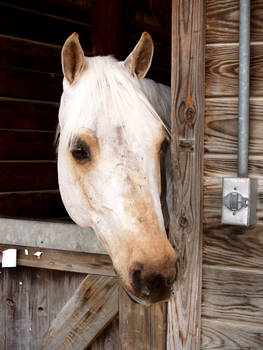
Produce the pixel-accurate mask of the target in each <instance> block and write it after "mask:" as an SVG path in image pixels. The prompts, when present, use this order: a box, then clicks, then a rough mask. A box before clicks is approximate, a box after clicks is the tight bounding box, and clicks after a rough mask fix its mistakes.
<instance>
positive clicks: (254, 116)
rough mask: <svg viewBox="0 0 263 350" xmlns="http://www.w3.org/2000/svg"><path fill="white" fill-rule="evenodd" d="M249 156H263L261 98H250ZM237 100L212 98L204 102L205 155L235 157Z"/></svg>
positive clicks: (262, 101)
mask: <svg viewBox="0 0 263 350" xmlns="http://www.w3.org/2000/svg"><path fill="white" fill-rule="evenodd" d="M249 110H250V119H249V123H250V134H249V154H250V155H263V144H262V131H261V130H262V128H263V115H262V110H263V99H261V98H260V99H253V98H252V99H250V107H249ZM237 121H238V99H237V98H228V99H221V98H212V99H207V100H206V112H205V142H204V144H205V152H206V154H209V153H216V154H217V153H220V154H222V156H224V155H225V154H235V155H236V154H237V134H238V125H237Z"/></svg>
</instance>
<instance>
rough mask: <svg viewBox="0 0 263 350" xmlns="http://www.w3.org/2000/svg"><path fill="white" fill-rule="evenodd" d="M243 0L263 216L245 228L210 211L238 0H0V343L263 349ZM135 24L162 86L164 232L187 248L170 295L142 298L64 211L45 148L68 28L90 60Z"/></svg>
mask: <svg viewBox="0 0 263 350" xmlns="http://www.w3.org/2000/svg"><path fill="white" fill-rule="evenodd" d="M251 5H252V8H251V98H250V113H251V116H250V144H249V176H251V177H256V178H257V179H258V183H259V192H258V203H257V204H258V210H257V212H258V222H257V225H256V226H254V227H251V228H241V227H238V226H226V225H225V226H224V225H222V224H221V218H220V216H221V179H222V177H224V176H235V175H236V171H237V105H238V33H239V1H238V0H221V1H216V0H207V1H206V2H204V1H202V0H187V1H186V0H162V1H160V0H140V1H139V0H138V1H132V0H127V1H123V0H107V1H106V0H81V1H73V0H55V1H51V0H45V1H43V0H34V1H33V0H32V1H31V0H27V1H21V0H12V1H1V2H0V28H1V30H0V50H1V55H0V217H1V218H0V255H1V253H2V251H3V250H5V249H7V248H16V249H17V254H18V258H17V264H18V266H17V267H16V268H1V269H0V281H1V282H0V324H1V327H0V349H1V350H40V349H42V350H51V349H56V350H60V349H63V350H65V349H67V350H73V349H75V350H84V349H88V350H102V349H107V350H118V349H123V350H126V349H127V350H165V349H167V350H179V349H180V350H186V349H187V350H188V349H189V350H192V349H193V350H194V349H204V350H210V349H226V350H236V349H262V344H263V332H262V329H263V321H262V319H263V310H262V302H263V279H262V274H263V227H262V203H263V202H262V191H263V171H262V165H261V164H262V161H263V151H262V150H263V136H262V135H263V117H262V115H263V113H262V111H263V89H262V86H263V71H262V68H261V66H262V64H261V63H262V61H263V34H262V33H263V30H262V23H263V3H262V1H260V0H252V1H251ZM145 30H146V31H148V32H149V33H150V34H151V35H152V37H153V41H154V44H155V53H154V59H153V64H152V68H151V70H150V72H149V74H148V77H150V78H152V79H154V80H156V81H159V82H162V83H165V84H167V85H169V84H170V83H171V88H172V90H171V98H172V115H171V121H172V142H171V149H172V157H173V165H174V167H173V171H174V208H175V210H174V212H173V213H172V216H171V224H170V230H169V238H170V240H171V242H172V244H173V245H174V246H176V247H177V249H178V250H179V252H180V255H181V268H180V278H179V281H178V286H177V289H176V291H175V294H174V296H173V297H172V298H171V300H170V301H169V303H163V304H157V305H156V306H153V307H151V308H145V307H143V306H140V305H137V304H134V303H133V302H131V301H130V300H129V299H128V298H127V296H126V294H125V293H124V292H123V290H122V289H121V288H120V287H119V282H118V279H117V277H116V276H115V273H114V271H113V269H112V265H111V261H110V259H109V257H108V255H107V254H106V252H105V250H104V249H103V247H102V246H101V245H100V243H99V242H98V241H97V239H96V236H95V234H94V232H93V231H91V230H90V231H85V230H82V229H80V228H78V227H77V226H76V225H75V224H73V223H72V222H71V221H70V219H69V217H68V216H67V213H66V211H65V209H64V207H63V204H62V201H61V199H60V195H59V191H58V184H57V173H56V152H55V148H56V147H55V144H54V137H55V129H56V124H57V111H58V106H59V98H60V94H61V91H62V86H61V83H62V72H61V65H60V52H61V48H62V45H63V43H64V41H65V39H66V38H67V37H68V36H69V35H70V34H71V33H72V32H74V31H76V32H78V33H79V35H80V41H81V44H82V46H83V48H84V49H85V53H86V54H87V55H97V54H114V55H115V56H116V57H117V58H119V59H124V58H125V57H126V56H127V55H128V53H129V52H130V51H131V49H132V48H133V46H134V44H135V43H136V42H137V40H138V38H139V37H140V35H141V33H142V32H143V31H145ZM36 253H38V254H36Z"/></svg>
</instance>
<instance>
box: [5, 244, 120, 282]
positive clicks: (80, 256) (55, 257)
mask: <svg viewBox="0 0 263 350" xmlns="http://www.w3.org/2000/svg"><path fill="white" fill-rule="evenodd" d="M9 248H15V249H17V264H18V265H20V266H30V267H35V268H42V269H48V270H58V271H69V272H78V273H85V274H88V273H89V274H96V275H103V276H116V275H115V272H114V271H113V267H112V262H111V259H110V257H109V256H108V255H105V254H91V253H82V252H71V251H63V250H57V249H45V248H44V249H43V248H38V247H34V248H33V247H26V246H19V245H15V246H14V245H6V244H5V245H3V244H0V258H1V257H2V251H4V250H6V249H9ZM25 250H27V254H26V253H25ZM36 252H42V255H41V256H40V257H37V256H35V255H34V254H35V253H36Z"/></svg>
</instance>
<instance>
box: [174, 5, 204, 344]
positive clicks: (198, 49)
mask: <svg viewBox="0 0 263 350" xmlns="http://www.w3.org/2000/svg"><path fill="white" fill-rule="evenodd" d="M204 4H205V2H204V1H202V0H191V1H190V0H178V1H175V0H173V2H172V79H171V84H172V93H171V98H172V115H171V128H172V143H171V150H172V162H173V164H172V165H173V175H174V184H173V204H174V210H173V213H172V217H171V226H170V240H171V242H172V244H173V245H174V246H176V247H177V249H178V251H179V253H180V257H181V266H180V274H179V275H180V278H179V281H178V287H177V290H176V292H175V296H174V298H172V299H171V300H170V302H169V304H168V332H167V333H168V334H167V349H169V350H178V349H184V350H186V349H189V350H190V349H191V350H194V349H199V348H200V313H201V311H200V306H201V262H202V254H201V240H202V194H201V186H202V164H203V117H204V44H205V41H204V26H205V17H204ZM185 140H191V142H193V145H194V147H193V151H192V152H187V151H186V150H184V149H183V145H184V144H185V143H187V142H185Z"/></svg>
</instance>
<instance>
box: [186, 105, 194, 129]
mask: <svg viewBox="0 0 263 350" xmlns="http://www.w3.org/2000/svg"><path fill="white" fill-rule="evenodd" d="M194 118H195V110H194V108H193V107H188V108H187V109H186V110H185V113H184V120H185V123H186V124H187V125H188V126H190V125H191V124H193V120H194Z"/></svg>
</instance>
